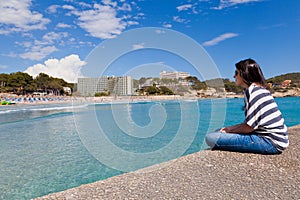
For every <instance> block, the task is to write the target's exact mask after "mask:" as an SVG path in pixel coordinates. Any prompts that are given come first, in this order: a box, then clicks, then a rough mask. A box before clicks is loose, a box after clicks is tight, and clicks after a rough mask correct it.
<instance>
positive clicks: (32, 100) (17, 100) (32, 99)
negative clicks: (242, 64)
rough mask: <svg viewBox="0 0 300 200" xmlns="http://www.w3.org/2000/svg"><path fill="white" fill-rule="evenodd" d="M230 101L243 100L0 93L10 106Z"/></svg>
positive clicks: (220, 97)
mask: <svg viewBox="0 0 300 200" xmlns="http://www.w3.org/2000/svg"><path fill="white" fill-rule="evenodd" d="M272 95H273V97H274V98H285V97H299V96H300V94H294V93H293V94H290V93H287V94H284V93H278V92H277V93H274V94H272ZM224 98H225V99H231V98H243V95H241V94H228V95H215V96H205V97H196V96H180V95H153V96H117V97H114V96H103V97H77V96H52V95H48V96H41V97H40V96H30V95H13V94H7V93H0V100H1V102H11V103H13V104H12V105H9V106H13V105H18V104H30V105H34V104H55V103H72V102H78V103H81V102H89V103H111V102H114V103H118V102H128V103H131V102H147V101H163V100H199V99H224Z"/></svg>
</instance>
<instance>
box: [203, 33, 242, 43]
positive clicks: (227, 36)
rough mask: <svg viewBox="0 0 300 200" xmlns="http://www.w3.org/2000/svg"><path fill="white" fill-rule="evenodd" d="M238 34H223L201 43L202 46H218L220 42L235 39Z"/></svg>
mask: <svg viewBox="0 0 300 200" xmlns="http://www.w3.org/2000/svg"><path fill="white" fill-rule="evenodd" d="M237 36H238V34H236V33H224V34H222V35H220V36H218V37H216V38H214V39H212V40H209V41H206V42H204V43H203V46H214V45H216V44H218V43H219V42H222V41H224V40H227V39H229V38H233V37H237Z"/></svg>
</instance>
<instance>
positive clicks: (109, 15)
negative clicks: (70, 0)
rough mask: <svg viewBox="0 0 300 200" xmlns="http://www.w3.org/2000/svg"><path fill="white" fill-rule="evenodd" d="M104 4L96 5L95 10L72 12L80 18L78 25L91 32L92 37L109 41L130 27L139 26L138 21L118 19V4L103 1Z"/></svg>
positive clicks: (106, 0)
mask: <svg viewBox="0 0 300 200" xmlns="http://www.w3.org/2000/svg"><path fill="white" fill-rule="evenodd" d="M103 3H104V4H94V6H93V9H89V10H84V11H72V14H74V15H76V16H78V20H79V22H78V25H79V26H80V27H81V28H83V29H84V30H86V31H87V32H89V33H90V34H91V35H92V36H94V37H97V38H101V39H108V38H113V37H115V36H116V35H119V34H121V33H122V31H123V30H124V29H125V28H126V27H127V26H130V25H135V24H138V22H136V21H132V20H128V21H126V20H127V19H128V17H127V16H123V17H118V16H117V14H118V13H117V10H119V9H122V7H117V4H116V3H114V2H111V1H110V0H105V1H103Z"/></svg>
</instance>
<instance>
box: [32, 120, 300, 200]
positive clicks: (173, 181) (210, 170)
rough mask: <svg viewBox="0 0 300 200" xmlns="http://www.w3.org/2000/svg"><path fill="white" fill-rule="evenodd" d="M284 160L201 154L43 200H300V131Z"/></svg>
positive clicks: (293, 134) (292, 138) (294, 134)
mask: <svg viewBox="0 0 300 200" xmlns="http://www.w3.org/2000/svg"><path fill="white" fill-rule="evenodd" d="M289 136H290V146H289V147H288V149H287V150H285V151H284V152H283V153H282V154H281V155H271V156H270V155H268V156H265V155H256V154H242V153H234V152H224V151H209V150H206V151H201V152H198V153H194V154H191V155H187V156H184V157H181V158H178V159H176V160H173V161H170V162H166V163H162V164H158V165H155V166H152V167H149V168H145V169H142V170H138V171H136V172H131V173H127V174H123V175H120V176H115V177H112V178H109V179H106V180H103V181H98V182H95V183H91V184H87V185H82V186H79V187H77V188H72V189H69V190H66V191H62V192H58V193H54V194H50V195H47V196H44V197H40V198H37V199H40V200H46V199H66V200H67V199H299V198H300V153H299V151H300V125H298V126H295V127H292V128H289Z"/></svg>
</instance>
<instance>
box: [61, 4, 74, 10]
mask: <svg viewBox="0 0 300 200" xmlns="http://www.w3.org/2000/svg"><path fill="white" fill-rule="evenodd" d="M62 8H63V9H66V10H75V8H74V6H71V5H63V6H62Z"/></svg>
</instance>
